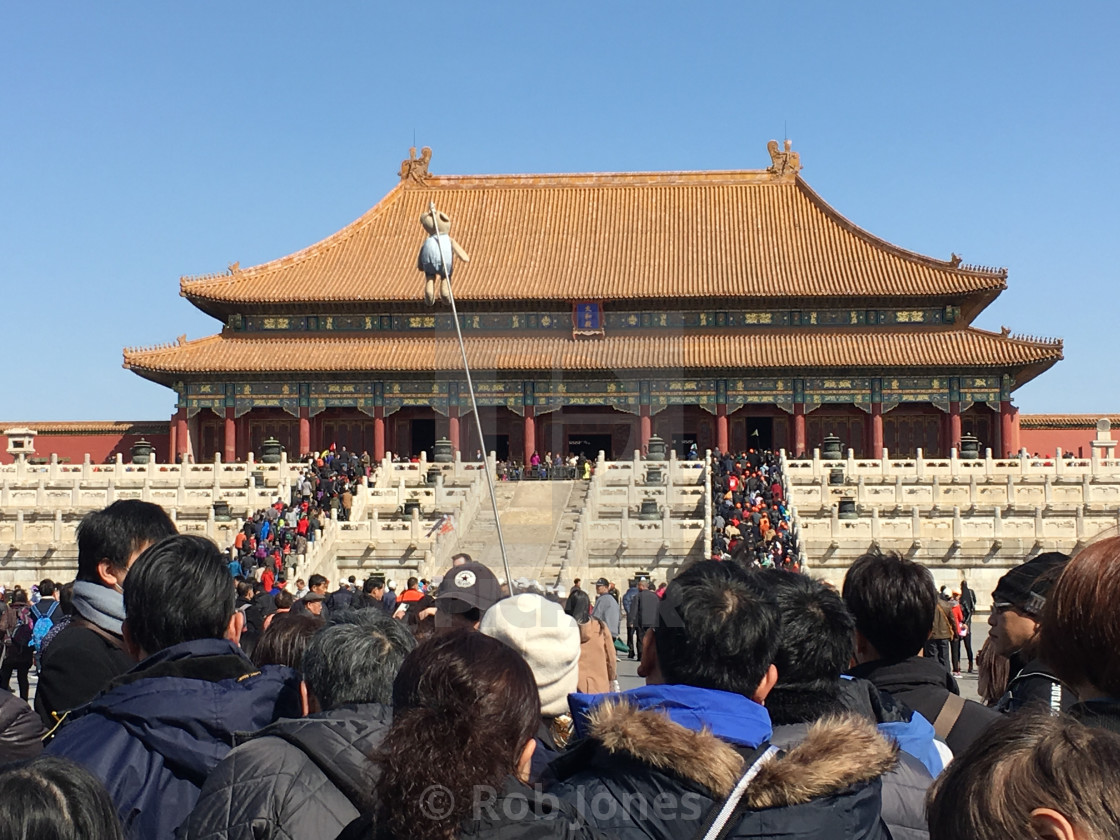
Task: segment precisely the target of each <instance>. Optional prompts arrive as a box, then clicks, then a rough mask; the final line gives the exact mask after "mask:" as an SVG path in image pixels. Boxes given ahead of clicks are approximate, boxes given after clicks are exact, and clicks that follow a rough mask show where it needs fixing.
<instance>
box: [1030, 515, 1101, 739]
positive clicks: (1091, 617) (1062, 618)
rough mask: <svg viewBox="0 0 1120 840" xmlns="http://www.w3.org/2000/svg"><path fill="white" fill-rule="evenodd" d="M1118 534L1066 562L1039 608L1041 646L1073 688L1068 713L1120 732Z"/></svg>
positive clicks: (1046, 656)
mask: <svg viewBox="0 0 1120 840" xmlns="http://www.w3.org/2000/svg"><path fill="white" fill-rule="evenodd" d="M1117 603H1120V537H1109V538H1107V539H1102V540H1100V541H1098V542H1095V543H1093V544H1092V545H1090V546H1089V547H1088V548H1086V549H1085V550H1084V551H1082V552H1081V553H1080V554H1078V555H1077V556H1076V557H1074V558H1073V559H1072V560H1070V561H1069V563H1068V564H1067V565H1066V567H1065V570H1064V571H1063V572H1062V574H1061V577H1060V578H1058V581H1057V583H1056V584H1054V586H1053V588H1052V590H1051V591H1050V592H1049V593H1048V594H1047V598H1046V604H1045V605H1044V606H1043V609H1042V616H1041V621H1042V633H1041V643H1040V645H1039V652H1040V656H1041V658H1042V660H1043V661H1044V662H1047V663H1051V664H1052V668H1053V673H1054V674H1055V675H1056V676H1057V677H1058V678H1060V679H1061V680H1062V683H1063V685H1065V686H1070V687H1072V688H1073V690H1074V691H1075V692H1076V694H1077V699H1078V702H1077V703H1076V704H1075V705H1073V706H1071V707H1070V708H1069V713H1070V714H1071V715H1073V716H1074V717H1076V718H1077V719H1078V720H1080V721H1083V722H1084V723H1085V724H1087V725H1088V726H1094V727H1101V728H1104V729H1111V730H1112V731H1113V732H1117V733H1120V656H1118V655H1117V640H1120V613H1118V612H1117V609H1116V605H1117Z"/></svg>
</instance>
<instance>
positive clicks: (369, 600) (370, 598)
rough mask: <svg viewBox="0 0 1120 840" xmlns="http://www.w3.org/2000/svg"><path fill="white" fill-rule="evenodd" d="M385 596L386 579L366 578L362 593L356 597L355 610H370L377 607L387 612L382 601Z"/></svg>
mask: <svg viewBox="0 0 1120 840" xmlns="http://www.w3.org/2000/svg"><path fill="white" fill-rule="evenodd" d="M384 596H385V578H379V577H371V578H366V580H365V583H363V584H362V591H361V592H359V593H357V594H356V595H355V596H354V609H356V610H368V609H372V608H374V607H376V608H377V609H379V610H381V611H382V612H385V611H386V610H385V606H384V603H383V601H382V599H383V598H384Z"/></svg>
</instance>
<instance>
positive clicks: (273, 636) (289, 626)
mask: <svg viewBox="0 0 1120 840" xmlns="http://www.w3.org/2000/svg"><path fill="white" fill-rule="evenodd" d="M276 615H278V616H279V618H277V619H276V620H275V621H273V622H271V623H270V624H269V626H268V627H267V628H265V631H264V633H262V634H261V638H260V641H259V642H257V645H256V647H255V648H253V655H252V657H250V658H251V659H252V660H253V664H254V665H256V666H258V667H263V666H265V665H286V666H287V667H289V668H292V669H293V670H296V671H298V670H300V663H301V662H302V661H303V654H304V651H306V650H307V646H308V645H309V644H311V639H312V637H314V635H315V634H316V633H317V632H318V631H319V630H321V629H322V628H323V627H324V626H325V625H326V622H325V621H323V619H322V618H320V617H319V616H316V615H292V614H291V613H277V614H276ZM269 618H272V616H269Z"/></svg>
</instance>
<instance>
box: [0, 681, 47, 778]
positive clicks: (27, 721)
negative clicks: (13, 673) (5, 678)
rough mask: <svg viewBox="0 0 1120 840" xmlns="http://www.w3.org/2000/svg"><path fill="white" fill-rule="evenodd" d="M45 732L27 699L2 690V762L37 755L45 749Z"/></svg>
mask: <svg viewBox="0 0 1120 840" xmlns="http://www.w3.org/2000/svg"><path fill="white" fill-rule="evenodd" d="M44 734H45V730H44V729H43V724H42V723H41V722H40V720H39V718H37V717H35V713H34V712H33V711H32V710H31V707H30V706H28V705H27V701H25V700H21V699H20V698H19V697H18V696H17V695H15V694H12V693H11V692H10V691H0V764H7V763H8V762H9V761H22V760H23V759H25V758H34V757H35V756H37V755H38V754H39V753H41V752H42V751H43V735H44Z"/></svg>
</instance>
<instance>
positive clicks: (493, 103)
mask: <svg viewBox="0 0 1120 840" xmlns="http://www.w3.org/2000/svg"><path fill="white" fill-rule="evenodd" d="M1118 34H1120V4H1117V3H1115V2H1076V3H1066V4H1054V3H1040V2H1023V3H1015V4H1012V3H994V2H992V3H981V2H948V1H947V2H941V3H899V2H878V3H871V2H861V3H838V2H834V0H829V1H828V2H823V0H822V2H818V3H796V2H787V3H756V2H746V0H739V2H727V3H708V4H704V3H695V4H691V3H656V2H654V3H648V2H647V3H641V4H638V3H630V2H612V1H611V0H597V2H589V3H585V2H572V0H569V2H564V3H530V2H508V3H501V4H499V3H463V2H458V3H445V2H427V3H419V4H391V5H390V4H382V3H372V2H360V3H359V2H354V3H329V2H324V3H292V2H280V1H279V0H272V2H268V3H264V2H259V3H253V2H236V3H229V2H190V3H150V2H143V3H141V2H119V3H111V4H110V3H86V2H50V3H18V2H8V3H3V4H0V290H2V293H3V307H4V314H3V319H2V321H0V324H2V326H0V351H2V353H3V358H4V361H5V367H6V376H5V377H4V380H3V388H2V390H0V420H28V421H33V420H52V419H53V420H76V419H127V420H150V419H164V418H167V417H169V416H170V414H171V412H172V411H173V407H174V399H173V396H174V395H173V394H172V393H171V391H169V390H168V389H166V388H163V387H162V386H160V385H156V384H154V383H150V382H148V381H146V380H143V379H141V378H139V377H138V376H136V375H135V374H133V373H131V372H129V371H126V370H123V369H122V368H121V350H122V348H123V347H125V346H142V345H148V344H154V343H158V342H166V341H173V340H174V339H175V338H176V336H178V335H180V334H182V333H186V334H187V336H188V337H190V338H197V337H201V336H204V335H209V334H212V333H214V332H217V330H218V329H219V327H220V325H219V324H218V322H217V321H215V320H213V319H212V318H209V317H208V316H205V315H203V314H202V313H200V312H198V311H197V310H195V308H194V307H192V306H191V305H190V304H189V303H188V302H187V301H186V300H185V299H183V298H180V297H179V294H178V291H179V278H180V276H182V275H194V274H207V273H211V272H222V271H224V270H225V269H226V266H227V265H229V264H230V263H232V262H234V261H239V262H240V263H241V265H242V266H251V265H255V264H257V263H260V262H264V261H266V260H270V259H274V258H277V257H281V256H284V255H286V254H289V253H291V252H293V251H296V250H299V249H300V248H303V247H305V246H307V245H310V244H312V243H313V242H316V241H318V240H319V239H321V238H323V237H324V236H327V235H328V234H330V233H333V232H334V231H336V230H338V229H339V228H340V227H342V226H343V225H345V224H347V223H348V222H350V221H352V220H353V219H355V218H356V217H358V216H359V215H361V214H362V213H364V212H365V211H366V210H367V209H368V208H369V207H371V206H373V205H374V204H375V203H376V202H377V201H378V200H379V199H380V198H381V197H382V196H383V195H384V194H385V193H386V192H388V191H389V190H390V189H391V188H392V187H393V185H394V184H395V183H396V181H397V174H396V173H397V168H398V166H399V165H400V161H401V160H402V159H403V158H405V157H407V156H408V147H409V146H410V145H413V143H414V142H415V144H416V145H417V146H425V145H427V146H431V147H432V149H433V152H434V153H433V158H432V164H431V168H432V171H433V172H437V173H440V174H475V173H505V172H571V171H581V172H584V171H629V170H677V169H759V168H764V167H765V166H767V165H768V164H769V157H768V155H767V153H766V142H767V141H768V140H770V139H771V138H775V139H779V140H780V139H781V138H782V136H783V134H786V135H788V136H789V137H790V138H791V139H792V140H793V143H794V149H796V150H797V151H799V152H800V153H801V160H802V164H803V166H804V169H803V171H802V175H803V177H804V178H805V179H806V181H807V182H808V183H809V184H810V185H811V186H812V187H813V188H814V189H815V190H816V191H817V192H818V193H820V194H821V195H822V196H823V198H824V199H825V200H826V201H828V202H829V203H830V204H832V206H833V207H835V208H836V209H837V210H838V211H839V212H840V213H842V214H844V215H845V216H847V217H848V218H849V219H851V220H852V221H853V222H855V223H856V224H858V225H860V226H861V227H863V228H865V229H867V230H869V231H871V232H872V233H873V234H875V235H877V236H880V237H883V238H885V239H887V240H889V241H891V242H893V243H895V244H897V245H899V246H902V247H904V248H908V249H911V250H915V251H918V252H921V253H924V254H928V255H931V256H934V257H938V258H941V259H948V257H949V255H950V253H951V252H956V253H958V254H960V255H962V257H963V258H964V261H965V262H967V263H975V264H980V265H995V266H1006V267H1007V268H1008V270H1009V272H1010V273H1009V277H1008V284H1009V288H1008V290H1007V291H1006V292H1004V293H1003V295H1001V297H1000V298H999V300H997V301H996V302H995V303H994V304H993V305H992V306H991V307H989V309H988V310H987V311H986V312H985V313H984V314H983V315H981V317H980V318H979V320H978V321H977V325H978V326H981V327H984V328H988V329H993V330H998V329H999V328H1000V326H1001V325H1004V324H1006V325H1007V326H1009V327H1010V328H1011V329H1012V331H1013V332H1016V333H1026V334H1033V335H1046V336H1059V337H1062V338H1064V339H1065V357H1066V358H1065V361H1063V362H1060V363H1059V364H1058V365H1057V366H1056V367H1055V368H1053V369H1052V370H1051V371H1050V372H1049V373H1047V374H1044V375H1043V376H1042V377H1040V378H1038V379H1036V380H1035V381H1034V382H1032V383H1030V384H1028V385H1026V386H1025V387H1023V388H1022V389H1020V390H1019V391H1017V392H1016V402H1017V404H1018V405H1019V406H1020V409H1021V410H1022V411H1024V412H1106V411H1112V412H1120V387H1118V386H1120V372H1118V366H1117V365H1116V364H1115V363H1114V361H1113V360H1114V358H1115V356H1116V352H1115V351H1116V346H1115V345H1113V343H1112V342H1113V341H1114V340H1115V339H1116V336H1117V328H1116V325H1115V314H1114V313H1115V312H1116V309H1117V307H1116V305H1115V294H1116V292H1115V286H1114V284H1115V281H1116V278H1117V268H1116V253H1115V251H1116V249H1115V246H1116V243H1117V241H1118V237H1120V225H1118V222H1120V213H1118V212H1117V202H1118V193H1120V189H1118V188H1120V162H1118V161H1120V155H1118V154H1117V152H1116V150H1115V147H1116V141H1117V137H1118V136H1120V131H1118V130H1117V129H1118V128H1120V125H1118V122H1120V117H1118V115H1120V108H1118V107H1117V106H1118V99H1120V94H1118V84H1120V72H1118V71H1120V59H1118V58H1117V56H1118V55H1120V48H1118V47H1117V45H1116V40H1117V35H1118ZM409 269H410V266H402V271H407V270H409Z"/></svg>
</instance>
